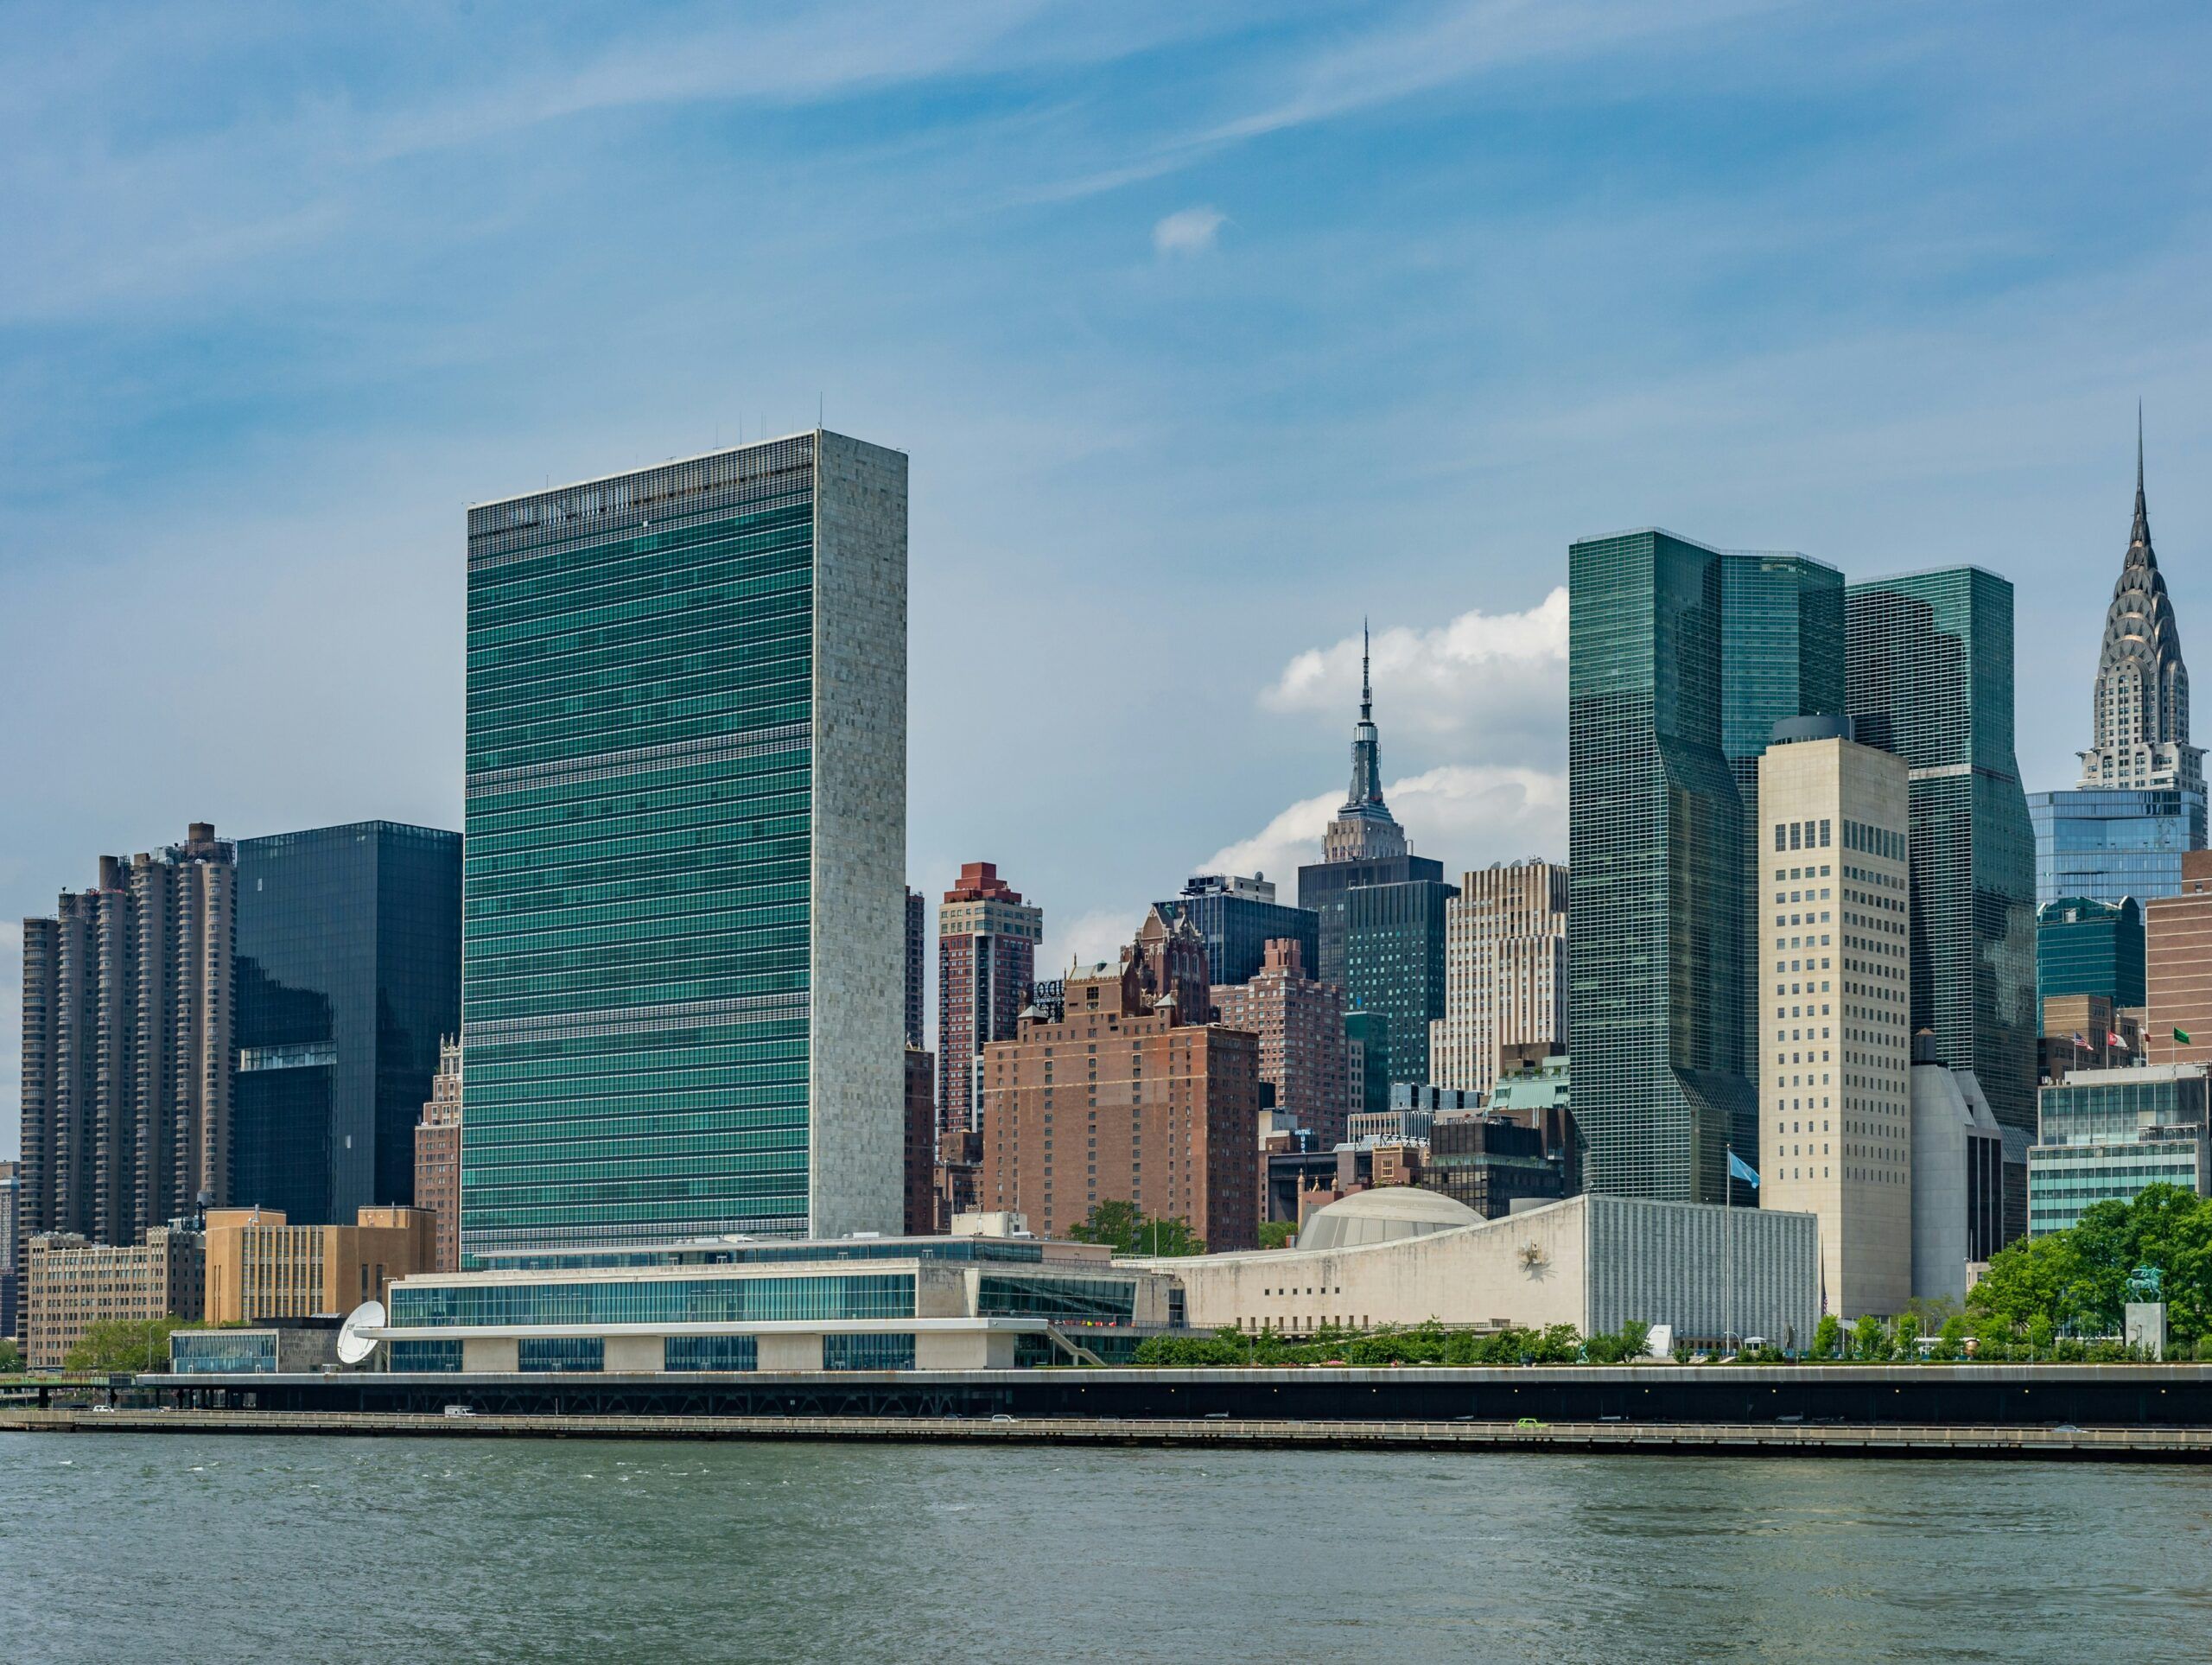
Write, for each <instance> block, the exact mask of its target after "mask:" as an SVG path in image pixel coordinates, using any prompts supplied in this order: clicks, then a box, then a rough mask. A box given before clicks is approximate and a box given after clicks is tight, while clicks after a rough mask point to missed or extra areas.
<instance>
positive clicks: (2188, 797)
mask: <svg viewBox="0 0 2212 1665" xmlns="http://www.w3.org/2000/svg"><path fill="white" fill-rule="evenodd" d="M2028 820H2029V823H2031V825H2032V826H2033V827H2034V829H2035V836H2036V899H2037V901H2038V902H2042V903H2050V902H2056V901H2057V900H2058V899H2060V898H2062V897H2067V896H2079V897H2086V898H2087V899H2088V900H2090V901H2093V902H2117V901H2119V900H2120V899H2121V898H2123V897H2127V896H2133V897H2134V898H2135V899H2137V900H2138V901H2145V902H2147V901H2149V900H2151V899H2152V898H2154V897H2159V896H2178V895H2180V894H2181V858H2182V852H2183V851H2184V850H2201V849H2202V848H2204V846H2205V842H2206V830H2207V829H2206V817H2205V794H2204V789H2203V788H2202V787H2201V786H2146V787H2104V786H2075V787H2070V788H2069V789H2068V790H2066V791H2056V792H2030V793H2029V794H2028Z"/></svg>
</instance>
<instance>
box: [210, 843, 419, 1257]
mask: <svg viewBox="0 0 2212 1665" xmlns="http://www.w3.org/2000/svg"><path fill="white" fill-rule="evenodd" d="M237 968H238V970H237V975H238V984H237V990H238V993H237V1001H238V1014H237V1019H236V1031H235V1033H236V1035H237V1040H238V1073H237V1075H236V1077H235V1078H234V1080H233V1082H232V1110H231V1120H232V1135H231V1198H232V1201H233V1202H234V1203H236V1204H238V1205H240V1206H245V1207H251V1206H254V1205H259V1206H261V1207H264V1208H278V1209H283V1211H285V1213H286V1215H287V1216H288V1217H289V1219H290V1221H291V1223H293V1224H294V1225H313V1224H318V1223H321V1224H351V1223H353V1216H354V1211H355V1210H357V1209H359V1208H363V1207H368V1206H372V1205H375V1204H385V1203H411V1202H412V1201H414V1198H415V1123H416V1120H417V1119H418V1118H419V1117H420V1116H421V1115H422V1112H423V1102H424V1101H425V1100H426V1099H428V1098H429V1096H430V1082H431V1079H432V1077H435V1075H436V1074H437V1072H438V1043H439V1041H440V1039H442V1038H444V1037H448V1036H452V1035H455V1034H458V1033H460V1032H461V835H460V834H459V833H453V832H440V831H438V830H437V829H435V828H430V827H407V826H401V825H399V824H397V823H394V822H390V821H365V822H361V823H358V824H355V825H353V826H346V827H321V828H317V829H315V830H314V831H312V832H296V833H280V834H278V835H277V836H274V837H270V838H246V839H241V840H240V841H239V842H238V958H237Z"/></svg>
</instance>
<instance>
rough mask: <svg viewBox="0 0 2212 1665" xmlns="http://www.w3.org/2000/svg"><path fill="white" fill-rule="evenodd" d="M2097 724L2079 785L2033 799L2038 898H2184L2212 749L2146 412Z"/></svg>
mask: <svg viewBox="0 0 2212 1665" xmlns="http://www.w3.org/2000/svg"><path fill="white" fill-rule="evenodd" d="M2091 724H2092V727H2091V734H2092V739H2091V742H2090V747H2089V749H2088V751H2086V752H2084V753H2082V778H2081V780H2080V782H2079V784H2077V785H2075V787H2074V788H2073V789H2072V790H2071V791H2056V792H2036V793H2034V794H2032V795H2031V797H2030V798H2029V799H2028V812H2029V815H2030V817H2031V820H2032V821H2033V823H2034V826H2035V834H2036V899H2037V901H2039V902H2055V901H2056V900H2058V899H2061V898H2062V897H2080V898H2086V899H2088V900H2090V901H2094V902H2112V903H2117V902H2119V901H2120V899H2122V898H2123V897H2128V896H2133V897H2134V898H2135V899H2136V900H2137V901H2139V902H2147V901H2149V900H2150V899H2152V898H2153V897H2158V896H2172V895H2175V894H2177V893H2179V891H2180V889H2181V857H2182V853H2183V851H2185V850H2195V849H2202V848H2204V845H2205V839H2206V817H2205V786H2204V750H2203V748H2202V747H2198V746H2192V745H2190V740H2189V671H2188V669H2187V667H2186V666H2184V665H2183V664H2182V658H2181V632H2180V630H2179V628H2178V627H2177V625H2176V624H2175V622H2174V610H2173V604H2172V602H2171V601H2169V600H2168V599H2167V596H2166V581H2165V577H2164V575H2163V574H2161V573H2160V572H2159V570H2158V556H2156V555H2155V554H2154V553H2153V552H2152V548H2151V512H2150V510H2149V508H2148V506H2147V505H2146V504H2145V499H2144V494H2143V435H2142V429H2141V427H2140V419H2139V421H2138V427H2137V430H2136V436H2135V522H2134V524H2133V526H2132V527H2131V528H2130V529H2129V531H2128V538H2127V552H2126V554H2125V555H2124V556H2121V557H2120V577H2119V579H2118V580H2117V581H2115V582H2114V583H2113V592H2112V602H2111V605H2110V606H2108V607H2107V608H2106V609H2105V634H2104V644H2103V646H2102V647H2101V650H2100V651H2099V652H2098V655H2097V680H2096V692H2095V696H2094V701H2093V703H2092V709H2091Z"/></svg>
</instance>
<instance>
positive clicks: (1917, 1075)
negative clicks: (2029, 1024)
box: [1912, 1030, 2006, 1301]
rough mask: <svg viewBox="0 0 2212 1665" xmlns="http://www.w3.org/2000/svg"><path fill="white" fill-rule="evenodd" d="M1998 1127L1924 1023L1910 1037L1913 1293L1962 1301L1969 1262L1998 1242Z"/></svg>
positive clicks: (2001, 1165) (1975, 1084)
mask: <svg viewBox="0 0 2212 1665" xmlns="http://www.w3.org/2000/svg"><path fill="white" fill-rule="evenodd" d="M2005 1172H2006V1170H2005V1139H2004V1130H2003V1129H2002V1128H1999V1126H1998V1125H1997V1117H1996V1115H1994V1114H1993V1112H1992V1111H1991V1109H1990V1108H1989V1101H1988V1099H1986V1098H1985V1097H1984V1096H1982V1091H1981V1083H1980V1081H1979V1080H1978V1079H1976V1078H1975V1076H1974V1071H1971V1070H1955V1069H1953V1068H1952V1067H1951V1066H1950V1065H1949V1064H1945V1063H1943V1062H1942V1060H1941V1059H1939V1058H1937V1057H1936V1037H1935V1036H1934V1034H1932V1033H1929V1032H1928V1031H1926V1030H1923V1031H1922V1032H1921V1033H1919V1034H1917V1035H1915V1036H1914V1037H1913V1039H1912V1293H1913V1296H1914V1298H1915V1299H1916V1300H1931V1301H1933V1300H1950V1301H1963V1300H1965V1299H1966V1294H1967V1288H1968V1287H1969V1286H1970V1282H1971V1273H1970V1271H1969V1268H1971V1267H1974V1266H1979V1265H1981V1264H1984V1263H1986V1261H1988V1259H1989V1257H1990V1256H1991V1255H1994V1254H1995V1253H1996V1252H1997V1251H1998V1250H1999V1249H2001V1248H2003V1247H2004V1245H2005Z"/></svg>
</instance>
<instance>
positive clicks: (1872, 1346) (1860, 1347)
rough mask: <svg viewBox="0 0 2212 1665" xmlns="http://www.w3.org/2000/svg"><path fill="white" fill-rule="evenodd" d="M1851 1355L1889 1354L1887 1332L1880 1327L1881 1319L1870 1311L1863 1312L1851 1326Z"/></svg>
mask: <svg viewBox="0 0 2212 1665" xmlns="http://www.w3.org/2000/svg"><path fill="white" fill-rule="evenodd" d="M1851 1356H1852V1357H1853V1358H1867V1359H1877V1358H1887V1357H1889V1356H1890V1338H1889V1333H1888V1331H1885V1330H1884V1329H1883V1328H1882V1320H1881V1319H1878V1318H1876V1317H1875V1316H1874V1315H1873V1314H1872V1312H1868V1313H1866V1314H1864V1315H1863V1316H1861V1317H1860V1319H1859V1322H1858V1323H1856V1324H1854V1325H1852V1326H1851Z"/></svg>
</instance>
